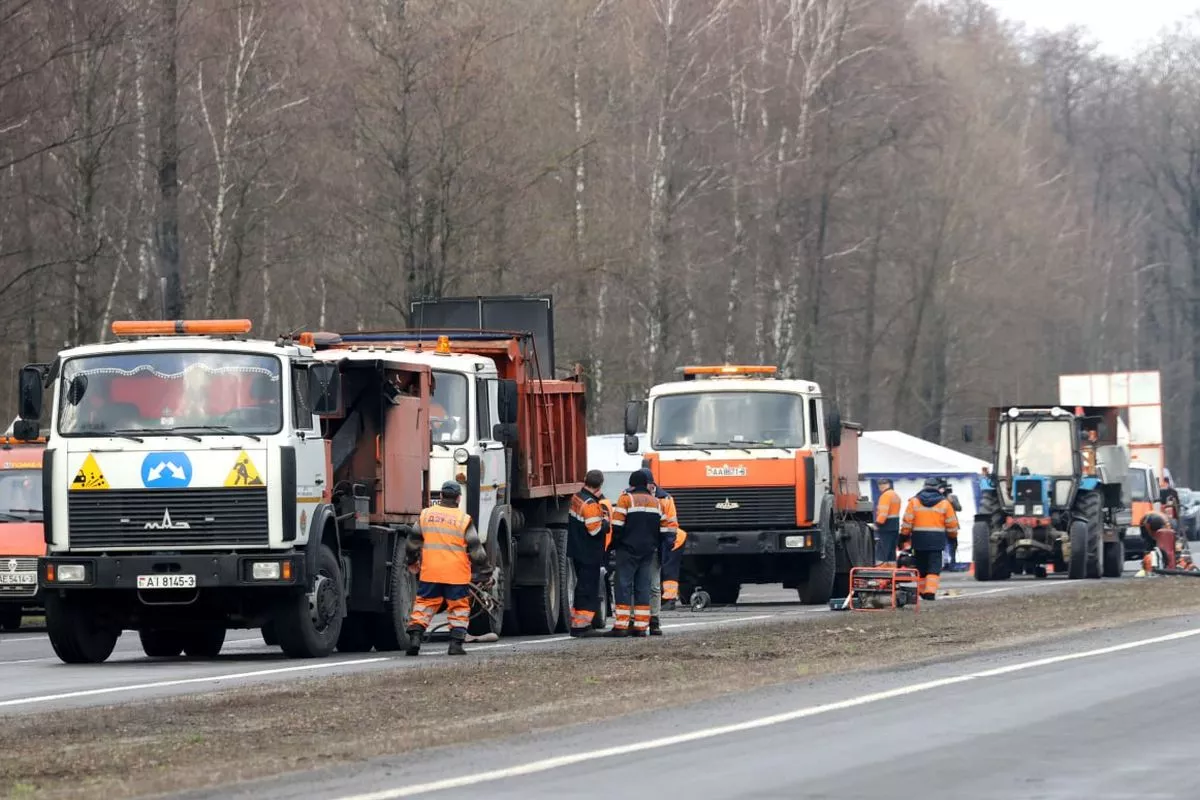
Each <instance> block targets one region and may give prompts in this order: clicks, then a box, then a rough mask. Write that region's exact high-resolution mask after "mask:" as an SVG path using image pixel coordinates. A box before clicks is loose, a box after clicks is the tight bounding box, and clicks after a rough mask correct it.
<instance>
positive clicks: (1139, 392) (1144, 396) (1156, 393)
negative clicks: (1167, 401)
mask: <svg viewBox="0 0 1200 800" xmlns="http://www.w3.org/2000/svg"><path fill="white" fill-rule="evenodd" d="M1129 378H1130V380H1129V403H1130V404H1131V405H1151V404H1154V403H1161V402H1162V392H1161V390H1160V383H1161V382H1160V380H1159V373H1157V372H1134V373H1131V374H1130V376H1129Z"/></svg>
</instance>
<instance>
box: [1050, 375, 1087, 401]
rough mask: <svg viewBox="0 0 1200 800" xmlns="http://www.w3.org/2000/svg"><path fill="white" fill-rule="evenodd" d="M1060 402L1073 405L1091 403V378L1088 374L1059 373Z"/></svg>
mask: <svg viewBox="0 0 1200 800" xmlns="http://www.w3.org/2000/svg"><path fill="white" fill-rule="evenodd" d="M1058 402H1060V403H1062V404H1063V405H1072V406H1087V405H1091V402H1092V380H1091V378H1090V377H1089V376H1087V375H1059V376H1058Z"/></svg>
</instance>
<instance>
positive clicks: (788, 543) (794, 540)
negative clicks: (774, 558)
mask: <svg viewBox="0 0 1200 800" xmlns="http://www.w3.org/2000/svg"><path fill="white" fill-rule="evenodd" d="M783 546H784V547H811V546H812V537H811V536H785V537H783Z"/></svg>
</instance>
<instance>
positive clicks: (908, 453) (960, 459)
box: [858, 431, 988, 563]
mask: <svg viewBox="0 0 1200 800" xmlns="http://www.w3.org/2000/svg"><path fill="white" fill-rule="evenodd" d="M986 466H988V464H987V462H986V461H981V460H980V459H978V458H974V457H972V456H969V455H966V454H965V453H960V452H958V451H957V450H951V449H950V448H948V447H942V446H941V445H938V444H934V443H933V442H929V441H926V440H925V439H920V438H918V437H916V436H910V435H909V434H907V433H904V432H902V431H865V432H864V433H863V435H862V438H861V439H860V440H859V444H858V473H859V474H858V477H859V492H860V494H862V495H865V496H867V497H870V498H871V502H872V504H874V503H875V502H876V501H878V499H879V483H878V481H879V479H880V478H889V479H891V481H892V486H893V488H895V490H896V492H897V493H898V494H899V495H900V499H901V501H902V502H904V503H907V502H908V498H910V497H912V496H913V495H915V494H917V492H919V491H921V487H922V484H924V482H925V479H926V478H945V479H946V480H947V481H948V482H949V483H950V485H951V486H952V487H953V491H954V494H955V496H957V497H958V501H959V503H961V504H962V511H960V512H959V513H958V525H959V534H958V554H957V559H956V560H957V561H958V562H959V563H966V562H969V561H970V560H971V526H972V524H973V522H974V520H975V508H976V506H977V504H978V502H979V476H980V470H981V469H982V468H983V467H986Z"/></svg>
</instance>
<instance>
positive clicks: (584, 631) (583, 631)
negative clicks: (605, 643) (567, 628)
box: [571, 625, 603, 639]
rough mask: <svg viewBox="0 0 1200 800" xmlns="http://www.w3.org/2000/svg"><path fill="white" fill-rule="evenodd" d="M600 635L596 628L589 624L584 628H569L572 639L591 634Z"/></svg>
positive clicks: (587, 636) (585, 637) (583, 637)
mask: <svg viewBox="0 0 1200 800" xmlns="http://www.w3.org/2000/svg"><path fill="white" fill-rule="evenodd" d="M601 635H603V634H601V633H600V631H598V630H596V629H595V628H593V627H592V626H591V625H589V626H587V627H586V628H571V638H572V639H587V638H590V637H592V636H601Z"/></svg>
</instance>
